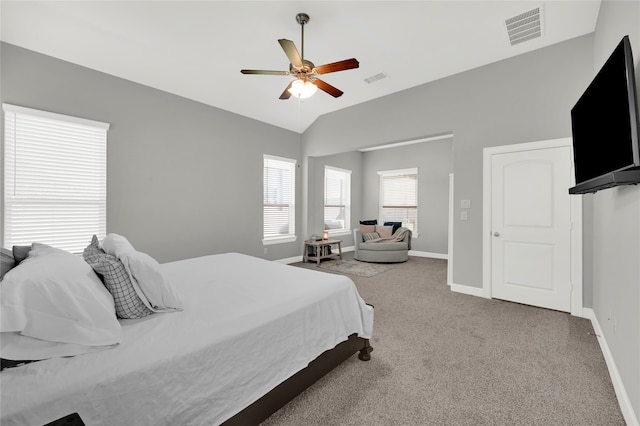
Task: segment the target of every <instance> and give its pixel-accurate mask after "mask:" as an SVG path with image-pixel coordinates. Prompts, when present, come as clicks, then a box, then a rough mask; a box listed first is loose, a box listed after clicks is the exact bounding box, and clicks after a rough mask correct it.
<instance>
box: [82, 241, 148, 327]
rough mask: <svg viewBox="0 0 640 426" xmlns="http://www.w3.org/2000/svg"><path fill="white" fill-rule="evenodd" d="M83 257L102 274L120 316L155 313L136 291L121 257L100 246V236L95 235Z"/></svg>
mask: <svg viewBox="0 0 640 426" xmlns="http://www.w3.org/2000/svg"><path fill="white" fill-rule="evenodd" d="M83 257H84V260H85V261H86V262H87V263H88V264H89V265H91V267H92V268H93V270H94V271H95V272H96V273H97V274H98V276H100V278H101V279H102V282H103V283H104V286H105V287H106V288H107V290H109V293H111V296H113V301H114V302H115V306H116V315H117V316H118V318H126V319H136V318H142V317H146V316H147V315H149V314H151V313H153V311H151V309H149V308H147V306H146V305H145V304H144V302H142V300H141V299H140V296H138V293H136V290H135V288H133V284H132V283H131V279H130V278H129V273H128V272H127V270H126V269H125V267H124V265H123V264H122V262H121V261H120V259H118V258H117V257H115V256H111V255H110V254H107V253H105V252H104V250H102V249H101V248H100V245H99V243H98V237H96V236H95V235H94V236H93V238H92V240H91V244H89V245H88V246H87V248H85V249H84V253H83Z"/></svg>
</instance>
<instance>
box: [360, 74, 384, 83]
mask: <svg viewBox="0 0 640 426" xmlns="http://www.w3.org/2000/svg"><path fill="white" fill-rule="evenodd" d="M387 77H389V76H388V75H386V74H385V73H383V72H381V73H379V74H376V75H372V76H371V77H369V78H365V79H364V81H366V82H367V83H369V84H371V83H374V82H376V81H378V80H382V79H383V78H387Z"/></svg>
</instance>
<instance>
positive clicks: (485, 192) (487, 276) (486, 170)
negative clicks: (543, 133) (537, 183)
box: [482, 138, 583, 316]
mask: <svg viewBox="0 0 640 426" xmlns="http://www.w3.org/2000/svg"><path fill="white" fill-rule="evenodd" d="M560 147H569V149H570V150H571V152H572V153H573V145H572V140H571V138H559V139H550V140H546V141H539V142H525V143H520V144H513V145H502V146H494V147H489V148H484V149H483V152H482V157H483V159H482V161H483V163H482V165H483V167H482V169H483V170H482V177H483V179H482V187H483V188H482V289H483V297H486V298H489V299H490V298H491V238H490V236H491V156H492V155H495V154H503V153H509V152H521V151H533V150H538V149H548V148H560ZM572 156H573V155H572ZM571 164H572V166H573V160H572V162H571ZM571 176H572V177H571V182H572V184H573V181H574V175H573V173H571ZM567 191H568V189H567ZM570 203H571V223H572V225H571V249H570V250H571V288H572V290H571V315H575V316H582V309H583V308H582V286H583V283H582V200H581V199H580V197H573V198H572V199H571V201H570Z"/></svg>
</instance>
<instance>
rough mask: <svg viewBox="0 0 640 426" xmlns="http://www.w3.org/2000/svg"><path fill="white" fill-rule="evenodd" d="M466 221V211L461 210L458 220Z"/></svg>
mask: <svg viewBox="0 0 640 426" xmlns="http://www.w3.org/2000/svg"><path fill="white" fill-rule="evenodd" d="M467 219H468V215H467V211H466V210H462V211H461V212H460V220H467Z"/></svg>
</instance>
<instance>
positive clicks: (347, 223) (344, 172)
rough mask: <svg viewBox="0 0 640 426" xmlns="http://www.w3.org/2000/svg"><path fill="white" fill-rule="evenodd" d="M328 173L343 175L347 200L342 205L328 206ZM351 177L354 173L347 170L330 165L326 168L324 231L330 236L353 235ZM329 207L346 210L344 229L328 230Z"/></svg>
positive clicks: (342, 179) (342, 180)
mask: <svg viewBox="0 0 640 426" xmlns="http://www.w3.org/2000/svg"><path fill="white" fill-rule="evenodd" d="M327 171H329V172H330V173H339V174H342V175H343V176H342V178H341V182H342V185H343V188H342V189H343V193H344V194H345V198H346V200H341V201H344V203H342V204H336V205H327ZM351 175H352V171H351V170H347V169H341V168H338V167H333V166H329V165H325V166H324V180H323V182H324V190H323V197H324V204H323V216H322V217H323V221H322V222H323V229H325V230H326V231H327V232H328V233H329V235H330V236H331V235H333V236H337V235H348V234H351ZM327 207H343V208H344V216H345V219H344V227H343V228H338V229H326V215H327Z"/></svg>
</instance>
